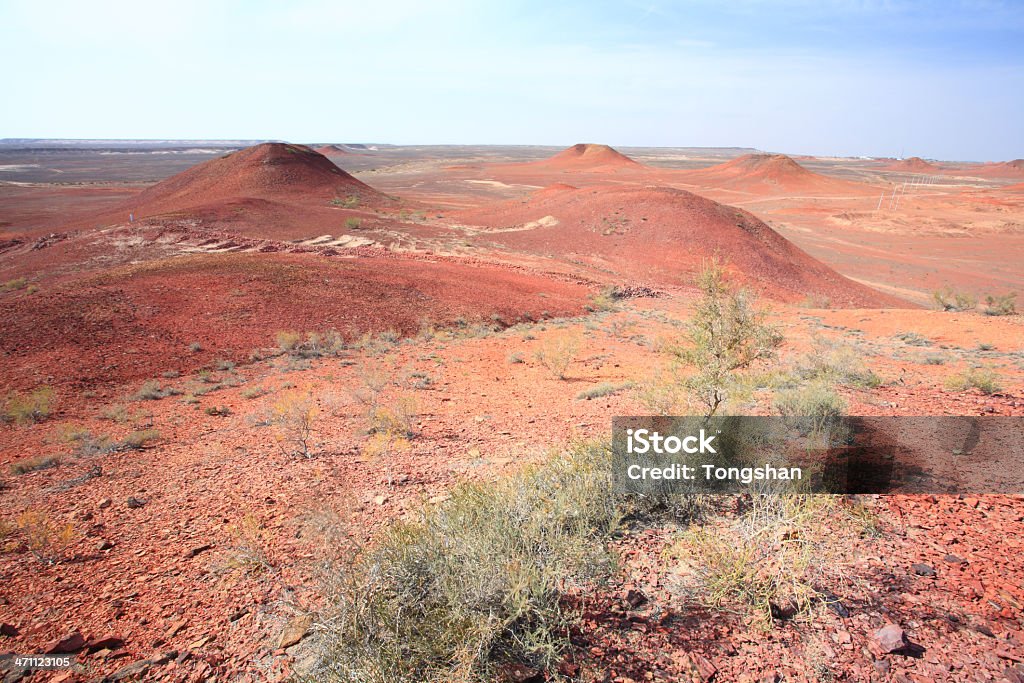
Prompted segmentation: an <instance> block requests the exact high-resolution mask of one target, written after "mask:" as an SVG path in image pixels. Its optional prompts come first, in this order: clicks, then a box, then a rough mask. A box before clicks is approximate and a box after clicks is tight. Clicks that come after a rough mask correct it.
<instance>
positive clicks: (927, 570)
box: [910, 556, 948, 576]
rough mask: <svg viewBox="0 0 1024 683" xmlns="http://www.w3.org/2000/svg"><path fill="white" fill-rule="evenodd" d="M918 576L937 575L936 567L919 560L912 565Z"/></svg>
mask: <svg viewBox="0 0 1024 683" xmlns="http://www.w3.org/2000/svg"><path fill="white" fill-rule="evenodd" d="M947 557H948V556H947ZM910 569H911V570H913V572H914V573H915V574H917V575H918V576H935V567H933V566H931V565H930V564H925V563H924V562H918V563H917V564H914V565H912V566H911V567H910Z"/></svg>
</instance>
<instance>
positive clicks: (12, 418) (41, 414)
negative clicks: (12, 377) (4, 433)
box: [3, 386, 54, 425]
mask: <svg viewBox="0 0 1024 683" xmlns="http://www.w3.org/2000/svg"><path fill="white" fill-rule="evenodd" d="M53 403H54V391H53V389H52V388H50V387H48V386H42V387H38V388H36V389H34V390H32V391H30V392H28V393H25V394H23V393H19V392H13V393H11V394H9V395H8V396H7V402H6V405H5V407H4V413H3V417H4V419H5V420H7V421H9V422H16V423H17V424H21V425H24V424H32V423H35V422H42V421H43V420H45V419H46V418H48V417H49V416H50V413H51V412H53Z"/></svg>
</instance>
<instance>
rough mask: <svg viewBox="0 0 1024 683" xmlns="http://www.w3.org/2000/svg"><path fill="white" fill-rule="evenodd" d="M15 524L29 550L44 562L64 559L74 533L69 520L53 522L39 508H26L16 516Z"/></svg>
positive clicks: (51, 562) (50, 562)
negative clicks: (63, 522) (62, 522)
mask: <svg viewBox="0 0 1024 683" xmlns="http://www.w3.org/2000/svg"><path fill="white" fill-rule="evenodd" d="M16 524H17V527H18V531H20V532H21V534H22V536H23V537H24V539H25V545H26V546H27V547H28V550H29V552H31V553H32V554H33V555H35V557H36V559H38V560H39V561H40V562H45V563H46V564H54V563H55V562H59V561H61V560H63V559H65V553H66V551H67V548H68V546H69V545H70V544H71V542H72V541H73V540H74V539H75V535H76V534H75V527H74V525H72V524H71V523H70V522H69V523H66V524H61V523H59V522H55V521H53V520H52V519H50V517H49V515H47V514H46V513H45V512H42V511H40V510H26V511H25V512H23V513H21V514H20V515H19V516H18V518H17V520H16Z"/></svg>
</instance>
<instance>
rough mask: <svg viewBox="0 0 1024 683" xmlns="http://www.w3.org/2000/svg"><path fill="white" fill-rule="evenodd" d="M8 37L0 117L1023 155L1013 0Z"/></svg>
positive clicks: (161, 23)
mask: <svg viewBox="0 0 1024 683" xmlns="http://www.w3.org/2000/svg"><path fill="white" fill-rule="evenodd" d="M550 5H555V6H550ZM0 60H2V63H3V64H4V65H5V66H4V77H3V92H4V100H5V102H4V105H3V106H2V107H0V137H74V138H160V139H167V138H232V139H236V138H245V139H287V140H292V141H297V142H306V141H351V142H356V141H369V142H392V143H399V144H403V143H408V144H442V143H467V144H483V143H494V144H549V145H569V144H572V143H575V142H583V141H585V142H604V143H608V144H612V145H619V146H630V145H665V146H743V147H757V148H760V149H764V150H770V151H783V152H788V153H807V154H838V155H860V154H865V155H896V154H899V153H900V152H901V151H903V152H904V153H905V154H906V155H907V156H910V155H919V156H924V157H932V158H939V159H965V160H991V159H1011V158H1017V157H1024V125H1022V115H1021V114H1022V112H1024V2H994V1H993V2H984V1H970V2H967V1H964V2H945V3H943V2H903V1H900V0H893V1H891V2H870V1H863V2H844V1H840V0H835V1H829V0H819V1H816V2H812V1H797V0H789V1H778V2H757V1H755V0H731V1H729V2H716V1H711V0H708V1H701V0H694V1H692V2H675V3H670V2H647V1H639V2H599V1H597V0H591V1H584V2H566V3H552V2H545V1H543V0H541V1H538V2H533V1H530V2H506V3H497V2H469V1H468V0H455V1H453V2H444V1H443V0H439V1H438V2H422V1H420V0H374V1H373V2H366V1H365V0H364V1H363V2H359V3H347V2H329V1H326V0H297V1H293V2H288V3H279V2H257V1H251V0H250V1H248V2H214V1H208V2H193V1H192V0H174V1H172V2H165V1H163V0H153V1H151V2H138V1H137V0H133V1H131V2H89V3H84V2H78V1H67V2H46V1H38V0H37V1H33V2H15V1H10V0H0Z"/></svg>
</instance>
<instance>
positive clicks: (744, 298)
mask: <svg viewBox="0 0 1024 683" xmlns="http://www.w3.org/2000/svg"><path fill="white" fill-rule="evenodd" d="M697 286H698V288H699V289H700V292H701V298H700V301H698V302H697V306H696V308H695V309H694V311H693V315H692V316H691V318H690V322H689V325H688V330H687V335H686V341H687V345H686V346H685V347H683V348H681V349H677V350H676V351H675V352H676V354H677V355H678V356H679V357H680V358H681V359H682V360H684V361H686V362H688V363H689V364H691V365H693V366H695V367H696V368H697V371H696V373H694V374H693V375H691V376H690V377H688V378H687V379H686V381H685V385H686V388H687V389H688V391H689V392H690V394H691V395H692V396H693V397H694V398H695V399H696V401H697V403H698V404H699V405H700V406H701V407H702V409H703V411H704V414H705V415H707V416H708V417H711V416H714V415H715V413H717V412H718V410H719V408H721V406H722V404H723V403H725V402H726V401H727V400H728V399H729V396H730V393H731V392H733V391H734V390H735V389H737V388H738V380H739V375H740V373H741V372H742V371H744V370H746V369H747V368H749V367H750V366H751V365H752V364H753V363H754V362H755V361H758V360H767V359H769V358H772V357H773V356H774V355H775V349H776V347H778V346H779V344H781V343H782V337H781V335H779V333H778V331H776V329H775V328H774V327H772V326H770V325H768V324H766V323H765V322H764V312H763V311H761V310H760V309H759V308H758V307H757V306H756V303H755V302H754V299H753V297H752V295H751V294H750V293H749V292H747V291H745V290H743V289H737V288H735V287H734V286H732V284H731V283H730V282H729V281H728V280H727V278H726V274H725V268H724V267H723V266H722V264H721V263H720V262H719V261H717V260H712V261H710V262H709V263H708V264H706V265H705V267H704V268H703V270H702V271H701V273H700V274H699V276H698V278H697Z"/></svg>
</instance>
